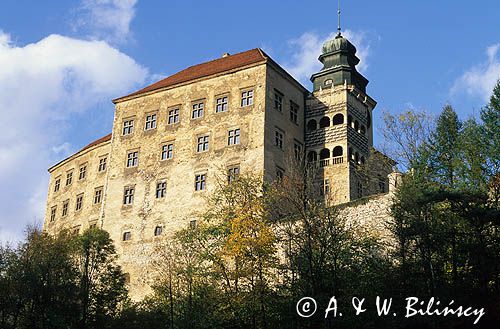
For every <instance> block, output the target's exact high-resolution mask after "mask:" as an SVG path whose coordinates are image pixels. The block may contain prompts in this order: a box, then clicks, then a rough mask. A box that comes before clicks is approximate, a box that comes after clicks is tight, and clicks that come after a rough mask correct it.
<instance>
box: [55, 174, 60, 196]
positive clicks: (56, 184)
mask: <svg viewBox="0 0 500 329" xmlns="http://www.w3.org/2000/svg"><path fill="white" fill-rule="evenodd" d="M60 188H61V178H60V177H58V178H56V181H55V182H54V192H57V191H59V189H60Z"/></svg>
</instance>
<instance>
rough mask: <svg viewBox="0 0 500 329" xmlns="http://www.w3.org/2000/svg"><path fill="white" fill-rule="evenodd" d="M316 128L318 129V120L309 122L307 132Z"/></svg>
mask: <svg viewBox="0 0 500 329" xmlns="http://www.w3.org/2000/svg"><path fill="white" fill-rule="evenodd" d="M316 128H317V123H316V120H314V119H312V120H309V121H307V130H308V131H313V130H316Z"/></svg>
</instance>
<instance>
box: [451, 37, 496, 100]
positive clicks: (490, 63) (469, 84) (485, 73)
mask: <svg viewBox="0 0 500 329" xmlns="http://www.w3.org/2000/svg"><path fill="white" fill-rule="evenodd" d="M486 56H487V60H486V61H485V62H483V63H480V64H478V65H475V66H473V67H471V68H470V69H468V70H467V71H465V72H464V74H462V76H460V77H459V78H458V79H457V80H455V83H454V84H453V87H452V88H451V94H452V95H457V94H459V93H461V92H466V93H467V94H468V95H470V96H474V97H479V98H481V99H482V100H483V101H485V102H487V101H488V100H489V98H490V96H491V93H492V91H493V87H494V86H495V84H496V82H497V81H498V79H500V43H497V44H494V45H491V46H489V47H488V48H487V49H486Z"/></svg>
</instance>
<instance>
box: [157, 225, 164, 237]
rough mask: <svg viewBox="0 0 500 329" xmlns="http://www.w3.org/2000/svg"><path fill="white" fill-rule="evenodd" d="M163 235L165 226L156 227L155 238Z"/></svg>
mask: <svg viewBox="0 0 500 329" xmlns="http://www.w3.org/2000/svg"><path fill="white" fill-rule="evenodd" d="M162 233H163V226H159V225H158V226H156V227H155V236H159V235H162Z"/></svg>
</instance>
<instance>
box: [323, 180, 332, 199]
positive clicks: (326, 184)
mask: <svg viewBox="0 0 500 329" xmlns="http://www.w3.org/2000/svg"><path fill="white" fill-rule="evenodd" d="M321 192H322V193H323V195H328V194H330V180H329V179H325V180H324V181H323V187H322V188H321Z"/></svg>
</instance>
